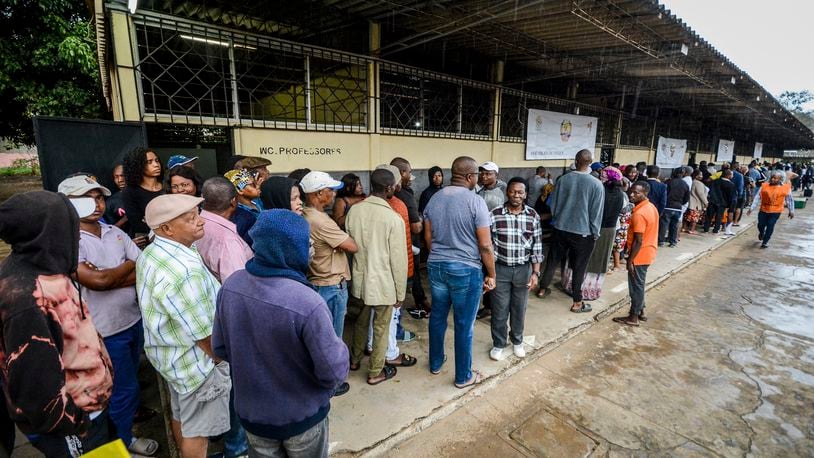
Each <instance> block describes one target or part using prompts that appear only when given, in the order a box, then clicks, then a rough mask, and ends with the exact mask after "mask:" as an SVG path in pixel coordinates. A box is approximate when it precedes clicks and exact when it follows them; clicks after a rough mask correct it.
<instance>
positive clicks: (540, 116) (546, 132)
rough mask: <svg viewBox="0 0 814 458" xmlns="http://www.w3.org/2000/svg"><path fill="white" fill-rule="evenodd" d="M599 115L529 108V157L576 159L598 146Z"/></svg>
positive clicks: (529, 158) (537, 158)
mask: <svg viewBox="0 0 814 458" xmlns="http://www.w3.org/2000/svg"><path fill="white" fill-rule="evenodd" d="M597 122H598V120H597V118H592V117H590V116H577V115H572V114H568V113H557V112H554V111H543V110H531V109H530V110H529V118H528V124H527V127H528V128H527V129H526V160H527V161H532V160H540V159H574V156H575V155H576V154H577V153H578V152H579V151H580V150H583V149H588V150H590V151H592V152H593V151H594V149H595V148H596V127H597Z"/></svg>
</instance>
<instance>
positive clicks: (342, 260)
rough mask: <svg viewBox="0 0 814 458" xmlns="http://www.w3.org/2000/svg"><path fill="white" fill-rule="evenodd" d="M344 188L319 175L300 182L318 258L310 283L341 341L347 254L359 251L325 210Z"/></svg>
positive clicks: (311, 174) (315, 173) (347, 278)
mask: <svg viewBox="0 0 814 458" xmlns="http://www.w3.org/2000/svg"><path fill="white" fill-rule="evenodd" d="M343 186H344V185H343V184H342V182H341V181H337V180H334V179H333V178H331V176H330V175H328V174H327V173H325V172H318V171H311V172H309V173H308V174H307V175H305V176H304V177H303V178H302V181H300V187H302V190H303V191H305V201H306V203H307V204H308V205H307V206H306V207H305V208H304V209H303V217H304V218H305V220H306V221H308V224H309V225H310V228H311V242H312V243H313V247H314V256H313V257H312V258H311V262H310V263H309V265H308V281H310V282H311V284H313V285H314V286H315V287H316V289H317V293H318V294H319V295H320V296H321V297H322V299H323V300H324V301H325V303H326V304H327V305H328V311H329V312H330V313H331V317H332V318H333V326H334V331H335V332H336V335H337V337H339V338H340V339H341V338H342V334H343V333H344V330H345V314H346V313H347V310H348V281H350V279H351V278H352V277H351V272H350V266H349V265H348V256H347V253H350V254H354V253H356V252H357V251H358V250H359V247H358V246H357V245H356V242H355V241H354V239H353V237H351V236H349V235H348V234H347V233H346V232H345V231H343V230H342V229H340V228H339V226H338V225H337V224H336V221H334V220H333V219H332V218H331V217H330V216H328V214H327V213H325V207H329V206H331V205H333V203H334V200H335V198H336V191H337V190H338V189H342V187H343ZM349 389H350V385H349V384H348V383H347V382H344V383H342V384H341V385H339V386H338V387H337V391H336V394H335V395H336V396H341V395H343V394H345V393H347V392H348V390H349Z"/></svg>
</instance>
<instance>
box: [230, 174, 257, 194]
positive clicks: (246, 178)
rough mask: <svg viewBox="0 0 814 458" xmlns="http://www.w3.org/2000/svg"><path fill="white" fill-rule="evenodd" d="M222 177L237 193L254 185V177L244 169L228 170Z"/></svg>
mask: <svg viewBox="0 0 814 458" xmlns="http://www.w3.org/2000/svg"><path fill="white" fill-rule="evenodd" d="M223 176H224V177H226V179H227V180H229V181H231V182H232V184H233V185H234V186H235V189H237V190H238V191H242V190H243V188H245V187H246V186H248V185H250V184H253V183H254V177H252V175H251V174H250V173H249V172H248V171H247V170H246V169H240V170H230V171H228V172H226V173H224V174H223Z"/></svg>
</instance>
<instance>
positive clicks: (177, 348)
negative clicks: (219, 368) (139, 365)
mask: <svg viewBox="0 0 814 458" xmlns="http://www.w3.org/2000/svg"><path fill="white" fill-rule="evenodd" d="M219 289H220V284H218V281H217V280H216V279H215V277H214V276H213V275H212V274H211V273H210V272H209V270H208V269H207V268H206V266H205V265H204V263H203V261H202V260H201V256H200V255H199V254H198V250H196V249H195V247H194V246H193V247H192V248H187V247H186V246H184V245H182V244H180V243H177V242H174V241H172V240H168V239H165V238H163V237H158V236H156V238H155V241H153V243H151V244H150V245H149V246H148V247H147V248H146V249H145V250H144V252H143V253H142V255H141V256H140V257H139V258H138V261H137V262H136V292H137V293H138V300H139V307H141V316H142V318H143V320H144V352H145V353H146V354H147V359H149V360H150V363H152V365H153V367H155V368H156V370H157V371H158V372H159V373H160V374H161V376H162V377H164V379H165V380H167V382H168V383H169V384H170V386H171V387H172V388H173V389H174V390H175V391H176V392H177V393H179V394H186V393H190V392H193V391H195V390H196V389H197V388H198V387H199V386H201V384H202V383H203V382H204V380H206V377H207V376H208V375H209V374H210V373H211V372H212V370H213V369H214V368H215V363H214V361H213V360H212V358H210V357H209V355H207V354H206V353H205V352H204V351H203V350H202V349H201V348H200V347H199V346H197V345H196V344H195V342H196V341H199V340H203V339H205V338H207V337H209V336H210V335H212V325H213V322H214V320H215V301H216V299H217V295H218V290H219Z"/></svg>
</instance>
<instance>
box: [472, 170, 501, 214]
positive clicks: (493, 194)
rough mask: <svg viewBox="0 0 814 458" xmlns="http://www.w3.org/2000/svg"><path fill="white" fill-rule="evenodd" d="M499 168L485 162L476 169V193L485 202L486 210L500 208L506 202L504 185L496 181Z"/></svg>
mask: <svg viewBox="0 0 814 458" xmlns="http://www.w3.org/2000/svg"><path fill="white" fill-rule="evenodd" d="M499 172H500V168H499V167H498V166H497V164H495V163H494V162H492V161H486V162H484V163H483V164H481V165H480V166H479V167H478V185H479V186H478V188H477V189H476V192H477V193H478V195H479V196H481V197H482V198H483V200H484V201H485V202H486V208H488V209H489V211H492V210H494V209H496V208H498V207H502V206H503V204H504V203H505V202H506V183H504V182H503V181H501V180H498V178H497V175H498V173H499Z"/></svg>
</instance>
